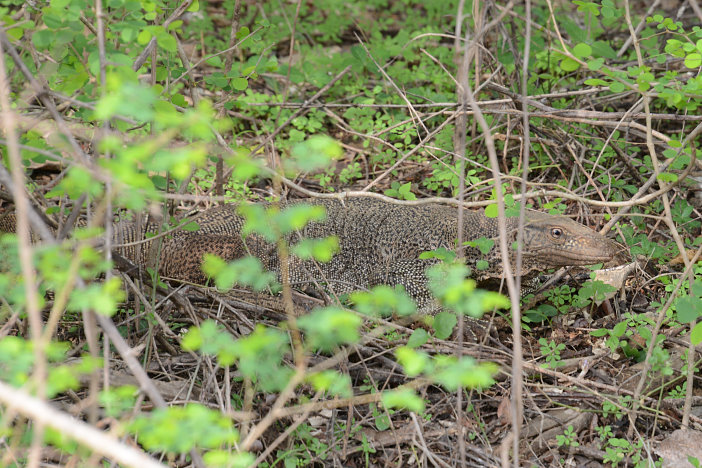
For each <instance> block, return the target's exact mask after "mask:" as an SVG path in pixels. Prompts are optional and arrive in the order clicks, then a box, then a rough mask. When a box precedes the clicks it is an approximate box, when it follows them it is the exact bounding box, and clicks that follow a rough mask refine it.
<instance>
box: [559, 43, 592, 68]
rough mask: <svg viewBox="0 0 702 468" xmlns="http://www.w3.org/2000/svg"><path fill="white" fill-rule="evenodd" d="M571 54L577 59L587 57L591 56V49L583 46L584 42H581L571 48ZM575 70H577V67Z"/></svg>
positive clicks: (585, 45)
mask: <svg viewBox="0 0 702 468" xmlns="http://www.w3.org/2000/svg"><path fill="white" fill-rule="evenodd" d="M573 54H574V55H575V56H576V57H578V58H585V57H589V56H590V55H591V54H592V47H590V46H589V45H587V44H585V43H584V42H581V43H579V44H577V45H576V46H575V47H573ZM561 67H562V65H561ZM575 69H577V67H576V68H575Z"/></svg>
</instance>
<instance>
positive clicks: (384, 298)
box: [351, 285, 417, 317]
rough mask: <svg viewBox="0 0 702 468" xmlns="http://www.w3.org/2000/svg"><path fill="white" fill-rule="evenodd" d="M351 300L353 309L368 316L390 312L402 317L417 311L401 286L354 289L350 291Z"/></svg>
mask: <svg viewBox="0 0 702 468" xmlns="http://www.w3.org/2000/svg"><path fill="white" fill-rule="evenodd" d="M351 301H352V302H353V303H354V309H355V310H357V311H358V312H359V313H361V314H363V315H368V316H370V317H389V316H390V315H392V314H397V315H399V316H401V317H404V316H407V315H412V314H414V313H415V312H416V311H417V306H416V305H415V303H414V301H413V300H412V299H411V298H410V297H409V296H408V295H407V293H406V292H405V290H404V288H403V287H402V286H395V287H391V286H388V285H379V286H374V287H373V289H371V290H370V291H356V292H353V293H351Z"/></svg>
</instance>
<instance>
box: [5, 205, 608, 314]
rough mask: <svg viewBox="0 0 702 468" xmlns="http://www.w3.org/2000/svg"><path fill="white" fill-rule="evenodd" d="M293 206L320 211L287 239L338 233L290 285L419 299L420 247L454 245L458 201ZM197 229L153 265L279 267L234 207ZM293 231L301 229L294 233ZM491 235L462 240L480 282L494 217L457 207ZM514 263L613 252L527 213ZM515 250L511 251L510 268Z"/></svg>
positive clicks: (125, 234)
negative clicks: (401, 289)
mask: <svg viewBox="0 0 702 468" xmlns="http://www.w3.org/2000/svg"><path fill="white" fill-rule="evenodd" d="M297 203H308V204H311V205H321V206H324V207H325V208H326V211H327V219H326V221H325V222H313V223H310V224H309V225H307V226H306V227H305V228H303V229H302V230H301V231H300V232H299V233H296V234H295V235H293V236H290V238H289V239H288V240H289V241H291V243H295V242H296V241H297V239H299V237H300V236H302V237H309V238H321V237H328V236H336V237H337V238H338V240H339V247H340V251H339V252H338V253H337V254H336V255H335V256H334V257H333V258H332V260H331V261H330V262H329V263H324V264H317V263H315V262H311V261H302V260H299V259H295V258H292V259H291V260H290V262H289V264H288V268H289V273H290V281H291V283H292V284H293V285H294V286H295V287H300V286H301V285H310V284H313V283H317V284H320V283H324V284H326V285H327V287H328V288H329V289H330V290H331V291H333V292H334V293H336V294H343V293H348V292H351V291H354V290H359V289H367V288H369V287H372V286H374V285H376V284H390V285H395V284H402V285H403V286H405V288H406V289H407V292H408V293H409V294H410V296H412V297H413V298H414V299H415V300H417V301H418V302H419V303H420V304H423V303H426V302H427V301H430V300H431V296H430V295H429V292H428V291H427V290H426V278H425V276H424V271H425V269H426V268H427V266H429V265H431V264H433V263H436V261H435V260H420V259H419V255H420V254H421V253H422V252H425V251H430V250H436V249H437V248H440V247H443V248H446V249H451V250H455V249H456V239H457V238H458V211H457V209H456V208H452V207H448V206H444V205H438V204H429V205H420V206H407V205H401V204H393V203H387V202H383V201H380V200H377V199H373V198H365V197H362V198H348V199H345V200H343V201H338V200H329V199H306V200H296V201H293V202H287V203H284V204H282V206H283V207H285V206H290V205H293V204H297ZM194 220H195V222H197V223H198V225H199V226H200V228H199V230H198V231H195V232H182V231H180V232H177V233H175V234H173V235H171V236H166V237H165V238H163V240H162V241H161V245H160V256H159V257H158V258H159V262H158V264H159V271H160V272H161V274H163V275H164V276H167V277H171V278H175V279H181V280H186V281H191V282H196V283H204V282H205V280H206V278H205V275H204V273H202V271H201V269H200V263H201V261H202V256H203V254H204V253H214V254H217V255H219V256H221V257H223V258H224V259H226V260H233V259H236V258H241V257H242V256H245V255H248V253H249V252H250V253H251V254H252V255H254V256H256V257H257V258H259V259H260V260H261V262H262V263H263V265H264V267H266V268H267V269H269V270H273V271H277V272H278V273H279V270H280V268H279V261H278V257H277V250H276V248H275V245H273V244H269V243H267V242H266V241H265V240H264V239H263V238H262V237H261V236H259V235H255V234H252V235H249V236H248V237H247V238H246V240H242V238H241V231H242V228H243V225H244V218H243V217H242V216H241V215H240V214H239V211H238V208H237V206H236V205H224V206H220V207H216V208H212V209H210V210H207V211H204V212H203V213H201V214H200V215H198V216H196V217H195V218H194ZM506 222H507V230H508V237H509V244H510V245H512V243H513V242H514V240H516V233H517V226H518V219H517V218H508V219H507V220H506ZM13 223H14V220H12V219H9V220H8V217H6V218H5V220H4V221H3V219H2V218H0V231H2V230H5V231H11V230H14V226H13ZM135 226H136V224H134V223H119V224H115V229H114V231H115V238H114V242H115V243H126V242H133V241H136V240H139V239H141V238H142V237H143V234H142V233H143V232H144V231H148V232H153V231H155V230H156V226H155V225H154V224H147V226H146V228H142V229H137V228H136V227H135ZM298 234H299V235H298ZM483 237H484V238H487V239H491V240H493V241H494V246H493V248H492V249H491V250H490V251H489V252H488V253H487V254H486V255H483V254H481V253H480V251H479V250H478V249H477V248H472V247H466V248H465V251H464V257H465V261H466V263H467V264H468V266H470V267H471V269H472V271H473V277H474V278H475V279H476V280H478V281H481V282H484V281H489V280H494V279H499V278H501V277H502V275H503V268H502V257H501V255H500V251H499V248H498V245H499V231H498V224H497V219H496V218H487V217H485V216H484V215H483V214H482V213H478V212H470V211H466V212H464V227H463V239H464V241H474V240H477V239H480V238H483ZM523 244H524V245H523V247H522V266H521V269H520V271H515V269H514V268H513V270H512V271H513V272H514V274H515V275H518V276H524V277H528V276H531V275H533V274H535V273H538V272H542V271H544V270H546V269H549V268H556V267H562V266H583V265H591V264H596V263H604V262H609V261H611V260H612V259H613V258H615V256H616V255H617V254H618V253H619V251H620V249H619V248H618V247H617V245H616V244H615V243H614V242H612V241H610V240H609V239H607V238H605V237H604V236H601V235H600V234H598V233H596V232H594V231H592V230H591V229H589V228H587V227H585V226H583V225H581V224H579V223H576V222H575V221H573V220H571V219H569V218H566V217H563V216H552V215H548V214H545V213H541V212H537V211H528V212H527V213H526V219H525V224H524V243H523ZM150 249H151V248H150V246H149V242H147V243H146V244H145V245H144V246H143V247H142V248H141V249H135V248H133V247H131V248H122V249H121V250H120V249H118V251H119V252H120V253H122V255H124V256H126V257H127V258H129V259H130V260H132V261H134V262H135V263H136V264H137V265H139V266H144V265H147V264H151V265H153V264H154V262H153V261H151V263H149V262H148V261H147V259H148V258H151V259H153V258H155V257H154V254H153V251H152V250H153V249H151V250H150ZM515 257H516V251H510V259H511V263H512V265H513V267H514V259H515ZM478 260H486V261H487V268H486V269H483V270H478V269H476V268H475V266H476V263H477V262H478Z"/></svg>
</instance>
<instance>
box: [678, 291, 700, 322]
mask: <svg viewBox="0 0 702 468" xmlns="http://www.w3.org/2000/svg"><path fill="white" fill-rule="evenodd" d="M675 308H676V310H677V311H678V320H680V321H681V322H682V323H690V322H692V321H693V320H697V319H698V318H699V317H700V316H702V299H700V298H699V297H691V296H683V297H681V298H680V299H678V302H677V304H676V306H675Z"/></svg>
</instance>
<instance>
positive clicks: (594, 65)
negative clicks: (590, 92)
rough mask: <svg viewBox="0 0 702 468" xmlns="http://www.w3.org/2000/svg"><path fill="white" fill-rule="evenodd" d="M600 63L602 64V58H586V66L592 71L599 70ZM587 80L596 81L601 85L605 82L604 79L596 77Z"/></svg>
mask: <svg viewBox="0 0 702 468" xmlns="http://www.w3.org/2000/svg"><path fill="white" fill-rule="evenodd" d="M602 65H604V59H603V58H596V59H592V60H588V61H587V68H588V69H590V70H592V71H597V70H599V69H600V68H602ZM588 81H597V82H598V85H599V84H603V85H605V84H607V82H606V81H604V80H598V79H593V80H588Z"/></svg>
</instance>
